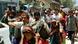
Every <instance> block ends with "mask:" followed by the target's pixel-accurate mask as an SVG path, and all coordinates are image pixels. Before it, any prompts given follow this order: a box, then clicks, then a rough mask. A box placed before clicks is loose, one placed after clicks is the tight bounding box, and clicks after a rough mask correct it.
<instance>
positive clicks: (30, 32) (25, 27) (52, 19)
mask: <svg viewBox="0 0 78 44" xmlns="http://www.w3.org/2000/svg"><path fill="white" fill-rule="evenodd" d="M1 22H3V23H6V24H7V25H9V33H10V36H9V37H10V41H11V43H12V44H66V36H68V38H69V40H71V44H74V38H75V37H77V32H78V10H72V9H71V10H69V11H68V13H65V12H64V11H62V10H61V9H60V10H58V9H50V8H48V9H42V10H40V9H38V8H33V7H32V8H29V9H27V10H20V11H18V12H15V11H14V10H9V9H8V10H6V12H5V15H4V16H3V18H2V19H1Z"/></svg>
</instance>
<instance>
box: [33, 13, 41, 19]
mask: <svg viewBox="0 0 78 44" xmlns="http://www.w3.org/2000/svg"><path fill="white" fill-rule="evenodd" d="M34 18H35V20H39V19H40V13H39V12H35V13H34Z"/></svg>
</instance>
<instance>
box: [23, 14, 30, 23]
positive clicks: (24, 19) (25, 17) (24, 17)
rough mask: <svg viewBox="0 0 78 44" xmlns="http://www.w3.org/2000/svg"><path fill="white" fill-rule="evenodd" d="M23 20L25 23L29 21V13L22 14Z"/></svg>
mask: <svg viewBox="0 0 78 44" xmlns="http://www.w3.org/2000/svg"><path fill="white" fill-rule="evenodd" d="M22 21H23V22H24V23H29V15H25V16H22Z"/></svg>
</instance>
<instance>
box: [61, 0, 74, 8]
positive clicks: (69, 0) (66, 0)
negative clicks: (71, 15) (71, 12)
mask: <svg viewBox="0 0 78 44" xmlns="http://www.w3.org/2000/svg"><path fill="white" fill-rule="evenodd" d="M60 1H61V4H62V5H64V6H65V7H69V8H72V7H73V6H74V4H75V0H60Z"/></svg>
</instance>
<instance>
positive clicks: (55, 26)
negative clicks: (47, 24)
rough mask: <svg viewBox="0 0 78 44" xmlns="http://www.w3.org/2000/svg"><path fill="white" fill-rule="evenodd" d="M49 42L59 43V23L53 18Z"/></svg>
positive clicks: (52, 43) (51, 43)
mask: <svg viewBox="0 0 78 44" xmlns="http://www.w3.org/2000/svg"><path fill="white" fill-rule="evenodd" d="M50 35H51V36H50V44H60V33H59V23H58V22H56V21H55V20H53V21H52V27H51V33H50Z"/></svg>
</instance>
